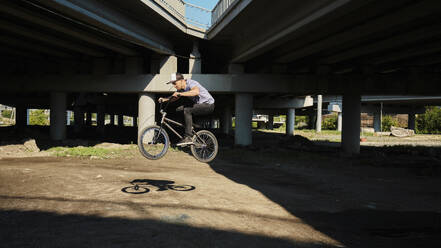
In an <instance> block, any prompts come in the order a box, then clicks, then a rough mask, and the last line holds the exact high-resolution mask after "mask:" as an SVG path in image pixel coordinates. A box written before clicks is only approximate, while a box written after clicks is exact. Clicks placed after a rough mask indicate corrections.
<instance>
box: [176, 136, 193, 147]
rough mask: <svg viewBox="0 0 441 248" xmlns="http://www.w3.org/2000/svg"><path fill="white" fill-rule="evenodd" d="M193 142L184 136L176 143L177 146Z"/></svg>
mask: <svg viewBox="0 0 441 248" xmlns="http://www.w3.org/2000/svg"><path fill="white" fill-rule="evenodd" d="M190 144H193V141H191V138H190V137H185V138H183V139H181V140H180V141H179V142H178V143H177V144H176V145H177V146H185V145H190Z"/></svg>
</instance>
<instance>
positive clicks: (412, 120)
mask: <svg viewBox="0 0 441 248" xmlns="http://www.w3.org/2000/svg"><path fill="white" fill-rule="evenodd" d="M407 128H408V129H412V130H415V112H414V111H411V112H410V113H409V114H408V119H407Z"/></svg>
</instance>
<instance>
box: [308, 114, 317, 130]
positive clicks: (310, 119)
mask: <svg viewBox="0 0 441 248" xmlns="http://www.w3.org/2000/svg"><path fill="white" fill-rule="evenodd" d="M314 124H315V115H314V114H309V115H308V129H314V126H315V125H314Z"/></svg>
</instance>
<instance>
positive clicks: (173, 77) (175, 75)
mask: <svg viewBox="0 0 441 248" xmlns="http://www.w3.org/2000/svg"><path fill="white" fill-rule="evenodd" d="M181 79H184V76H182V74H181V73H179V72H176V73H173V74H171V81H170V82H168V83H167V84H174V83H175V82H176V81H179V80H181Z"/></svg>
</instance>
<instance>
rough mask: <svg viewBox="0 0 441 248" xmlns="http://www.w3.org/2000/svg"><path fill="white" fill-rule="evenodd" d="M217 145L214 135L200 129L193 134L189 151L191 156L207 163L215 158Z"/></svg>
mask: <svg viewBox="0 0 441 248" xmlns="http://www.w3.org/2000/svg"><path fill="white" fill-rule="evenodd" d="M218 149H219V145H218V143H217V139H216V136H214V134H213V133H211V132H210V131H207V130H201V131H199V132H197V133H196V135H195V136H193V144H192V145H191V153H192V154H193V156H194V157H195V158H196V159H197V160H199V161H201V162H203V163H208V162H211V161H213V159H214V158H216V155H217V152H218Z"/></svg>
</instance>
